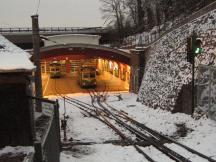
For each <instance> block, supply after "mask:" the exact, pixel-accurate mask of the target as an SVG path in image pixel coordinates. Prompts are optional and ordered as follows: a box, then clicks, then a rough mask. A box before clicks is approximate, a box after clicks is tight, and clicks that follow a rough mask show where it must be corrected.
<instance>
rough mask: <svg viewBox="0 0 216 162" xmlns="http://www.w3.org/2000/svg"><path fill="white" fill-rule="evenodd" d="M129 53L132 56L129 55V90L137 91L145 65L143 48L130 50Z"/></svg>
mask: <svg viewBox="0 0 216 162" xmlns="http://www.w3.org/2000/svg"><path fill="white" fill-rule="evenodd" d="M131 53H132V55H133V57H131V76H130V87H129V91H130V92H133V93H138V92H139V87H140V85H141V82H142V77H143V74H144V67H145V59H144V50H131Z"/></svg>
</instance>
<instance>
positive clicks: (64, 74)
mask: <svg viewBox="0 0 216 162" xmlns="http://www.w3.org/2000/svg"><path fill="white" fill-rule="evenodd" d="M53 62H58V63H59V64H60V68H59V69H60V76H59V77H51V75H50V73H51V72H50V69H51V67H50V65H51V64H52V63H53ZM81 65H88V66H92V67H95V70H96V72H95V74H96V75H95V76H96V86H94V87H91V86H89V87H82V86H80V85H79V83H78V79H79V74H78V69H79V67H80V66H81ZM41 73H42V87H43V95H44V96H48V95H58V94H70V93H87V92H88V89H89V88H94V89H95V91H129V85H130V74H131V68H130V66H129V65H127V64H124V63H121V62H116V61H114V60H107V59H103V58H90V59H71V58H68V57H65V58H62V57H61V58H55V57H53V58H49V59H43V60H42V61H41Z"/></svg>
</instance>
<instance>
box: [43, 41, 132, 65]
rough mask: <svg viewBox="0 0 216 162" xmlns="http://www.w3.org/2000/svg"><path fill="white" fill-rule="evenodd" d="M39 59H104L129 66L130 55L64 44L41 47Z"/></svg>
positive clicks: (94, 46) (110, 49) (107, 48)
mask: <svg viewBox="0 0 216 162" xmlns="http://www.w3.org/2000/svg"><path fill="white" fill-rule="evenodd" d="M40 53H41V59H50V58H53V57H61V56H63V57H65V56H66V57H68V56H69V57H71V58H74V59H81V58H99V57H100V58H105V59H110V60H114V61H119V62H122V63H125V64H128V65H130V59H131V54H130V53H128V52H125V51H121V50H119V49H114V48H110V47H105V46H99V45H90V44H66V45H63V44H62V45H55V46H47V47H42V48H41V49H40Z"/></svg>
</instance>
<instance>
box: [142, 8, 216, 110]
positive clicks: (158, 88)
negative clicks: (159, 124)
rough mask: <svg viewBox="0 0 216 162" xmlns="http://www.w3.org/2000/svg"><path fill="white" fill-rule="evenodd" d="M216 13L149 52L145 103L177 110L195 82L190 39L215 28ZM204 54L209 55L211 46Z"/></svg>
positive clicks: (161, 41)
mask: <svg viewBox="0 0 216 162" xmlns="http://www.w3.org/2000/svg"><path fill="white" fill-rule="evenodd" d="M215 17H216V10H214V11H211V12H209V13H207V14H205V15H203V16H201V17H199V18H197V19H195V20H193V21H192V22H190V23H188V24H185V25H183V26H181V27H179V28H177V29H175V30H174V31H172V32H170V33H168V34H167V35H165V36H164V37H162V38H161V39H159V40H158V41H156V42H155V43H154V44H153V45H151V46H150V49H149V51H148V54H149V58H148V61H147V63H146V67H145V73H144V76H143V80H142V84H141V87H140V90H139V94H138V100H139V101H141V102H142V103H143V104H145V105H147V106H150V107H153V108H162V109H166V110H171V111H172V110H173V109H174V106H175V102H176V99H177V97H178V94H179V93H180V91H181V88H182V85H183V84H188V83H189V82H190V81H191V64H190V63H188V62H187V61H186V52H185V51H186V40H187V37H188V36H189V35H191V34H192V33H193V31H195V32H196V33H198V35H202V34H203V33H205V32H207V31H208V30H211V29H215V28H216V26H215ZM204 51H206V53H209V51H211V52H212V51H214V50H209V49H208V47H207V46H206V47H204Z"/></svg>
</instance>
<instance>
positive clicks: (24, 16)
mask: <svg viewBox="0 0 216 162" xmlns="http://www.w3.org/2000/svg"><path fill="white" fill-rule="evenodd" d="M38 1H39V0H0V27H26V26H28V27H31V15H33V14H35V13H36V10H37V4H38ZM100 5H101V4H100V2H99V0H40V7H39V11H38V14H39V24H40V26H41V27H45V26H59V27H61V26H63V27H67V26H68V27H70V26H72V27H86V26H87V27H88V26H103V20H102V18H101V17H102V15H101V12H100V9H99V8H100Z"/></svg>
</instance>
